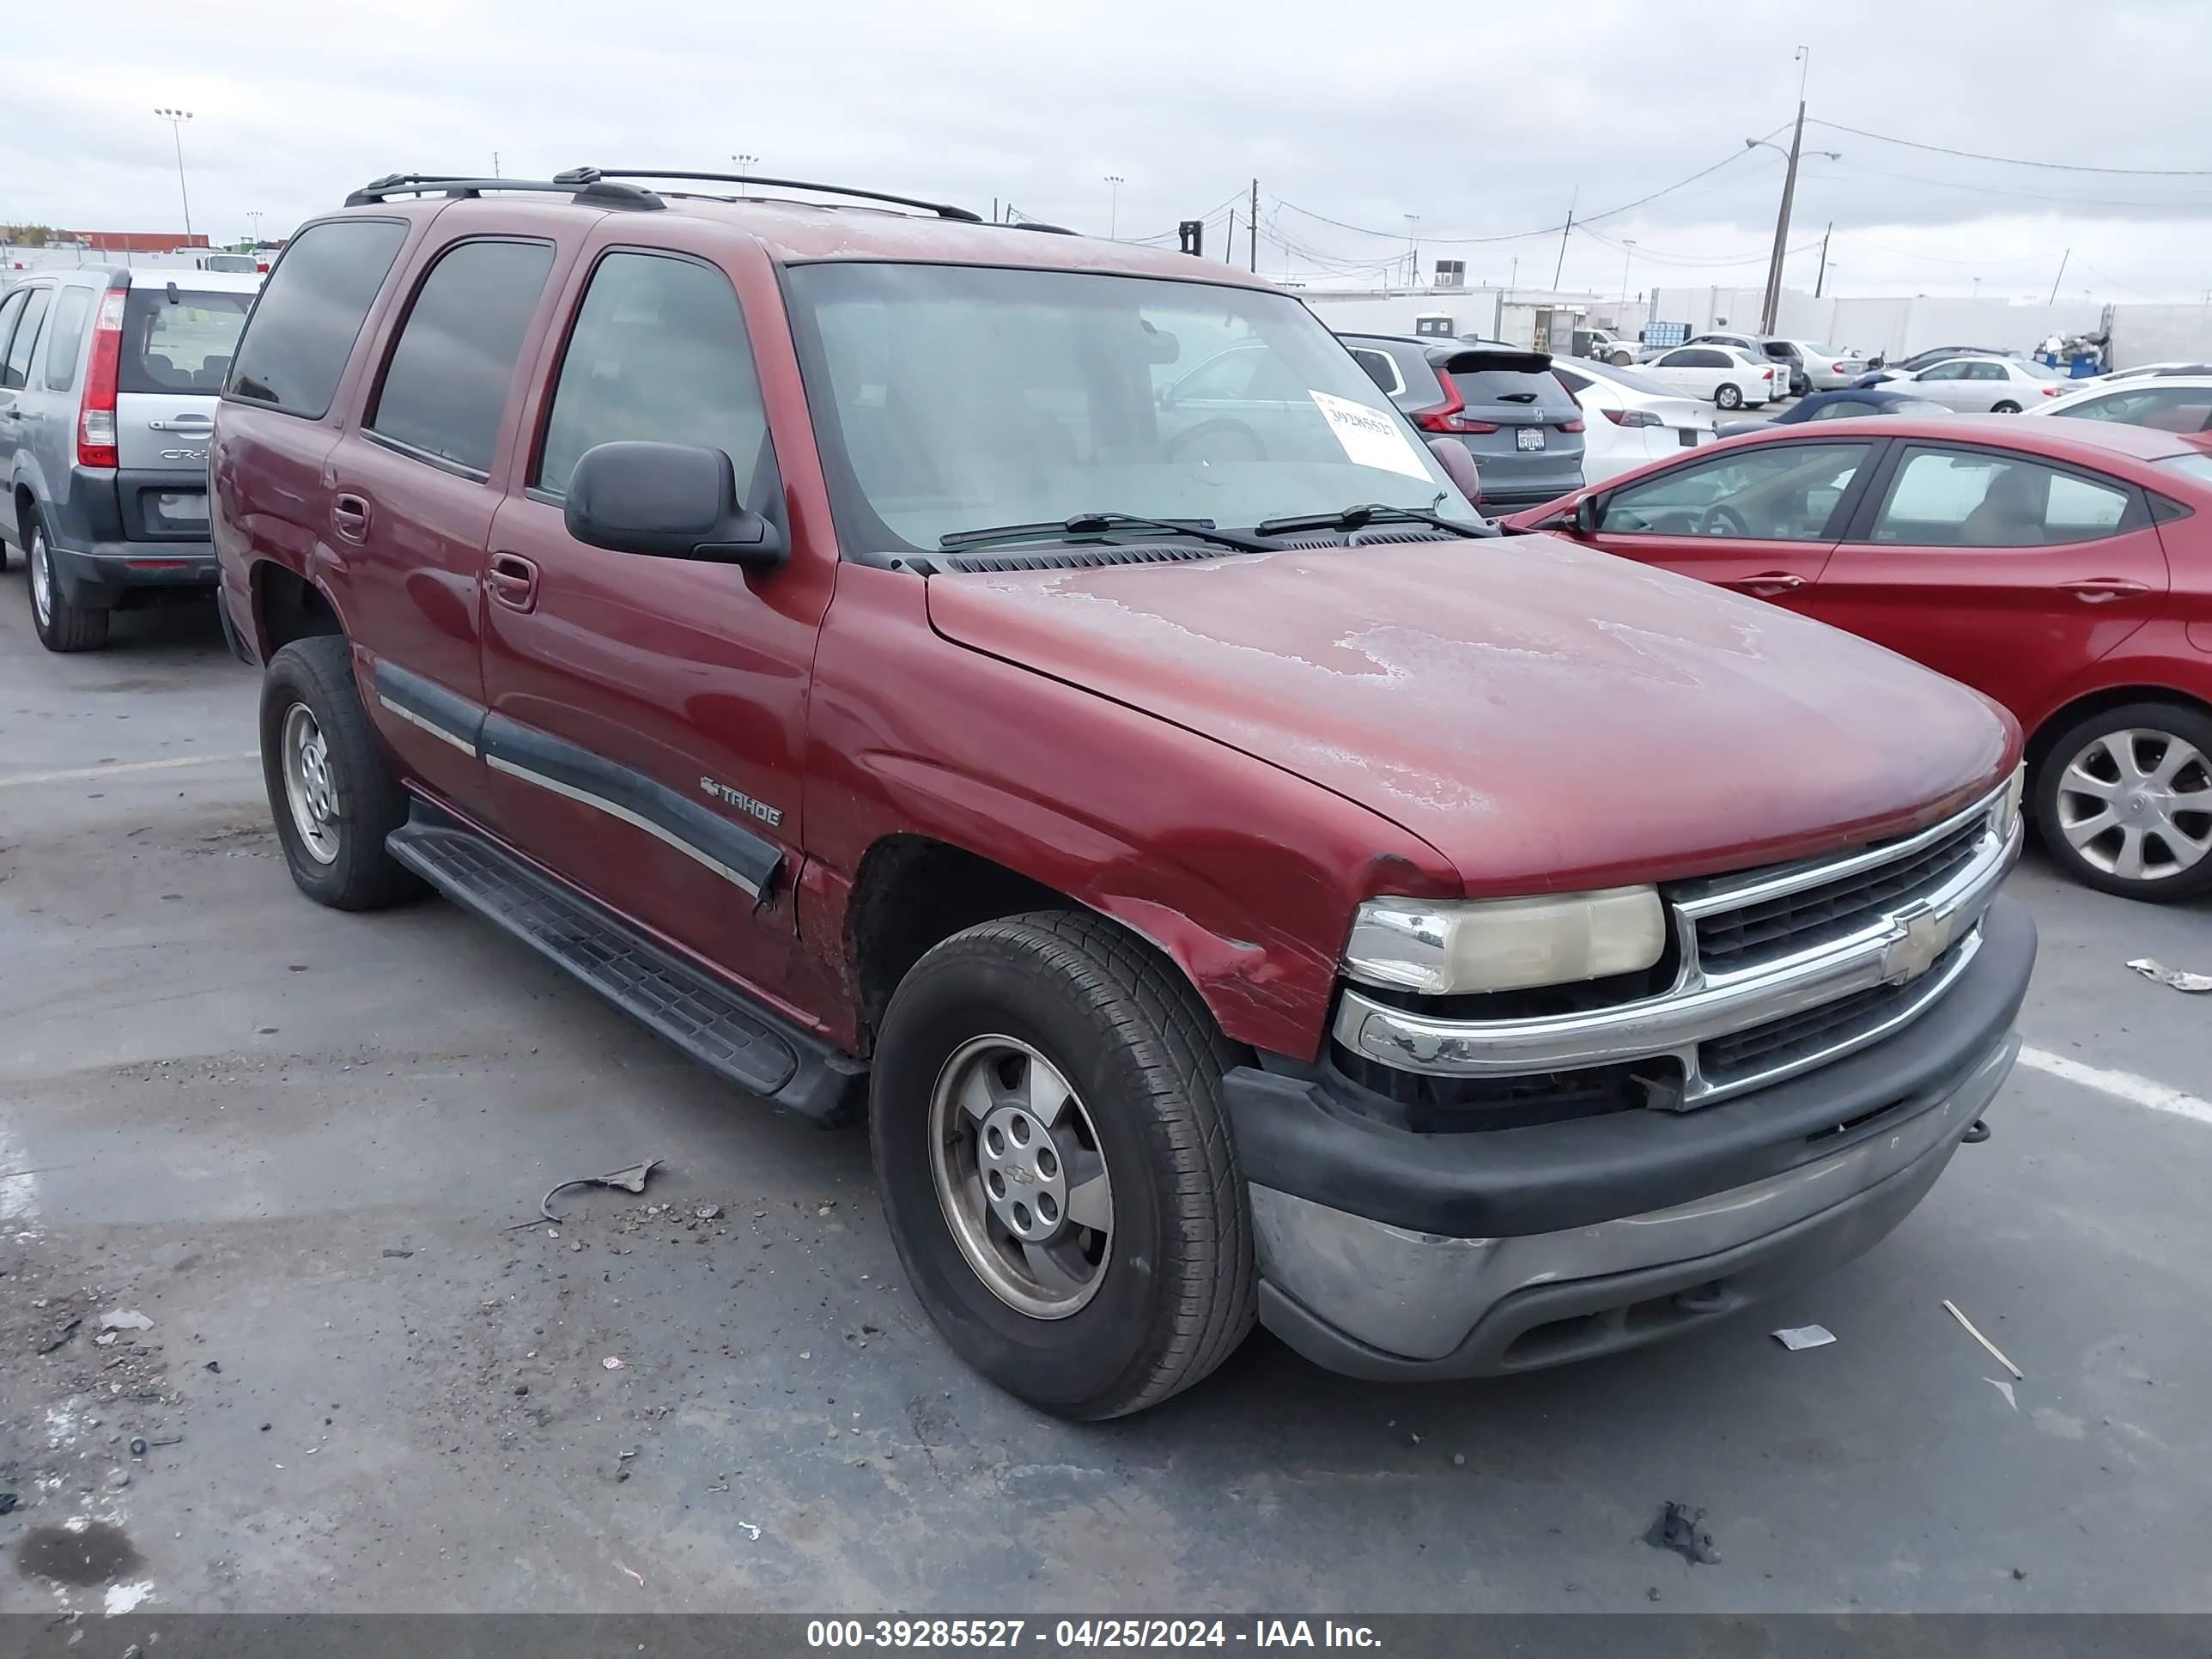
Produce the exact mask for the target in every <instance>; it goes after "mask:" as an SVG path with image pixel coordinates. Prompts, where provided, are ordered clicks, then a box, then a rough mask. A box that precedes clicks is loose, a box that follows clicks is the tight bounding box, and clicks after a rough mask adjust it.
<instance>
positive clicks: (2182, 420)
mask: <svg viewBox="0 0 2212 1659" xmlns="http://www.w3.org/2000/svg"><path fill="white" fill-rule="evenodd" d="M2072 384H2073V385H2074V386H2076V387H2078V388H2080V389H2079V390H2075V391H2070V392H2067V394H2066V395H2065V396H2064V397H2063V398H2051V400H2049V401H2048V402H2046V403H2039V404H2036V405H2034V407H2033V408H2032V409H2030V410H2028V411H2027V412H2028V413H2029V414H2031V415H2058V416H2071V417H2073V418H2075V419H2076V420H2084V421H2119V422H2124V423H2125V424H2126V425H2129V426H2147V427H2151V428H2155V429H2156V430H2158V431H2160V432H2179V433H2186V434H2192V435H2193V434H2196V433H2200V432H2206V431H2212V374H2158V375H2146V376H2142V377H2140V378H2138V379H2135V380H2122V381H2120V382H2119V383H2118V384H2117V385H2114V384H2112V382H2110V381H2090V382H2087V383H2086V384H2085V383H2084V382H2081V381H2075V382H2073V383H2072ZM1583 468H1584V471H1588V469H1589V463H1588V462H1587V460H1586V461H1585V462H1584V463H1583Z"/></svg>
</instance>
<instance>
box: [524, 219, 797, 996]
mask: <svg viewBox="0 0 2212 1659" xmlns="http://www.w3.org/2000/svg"><path fill="white" fill-rule="evenodd" d="M618 234H620V228H619V227H616V228H612V229H609V230H605V231H603V233H602V234H600V236H599V237H598V238H595V239H594V240H593V242H592V244H591V245H590V246H588V247H587V250H586V255H585V257H584V258H583V259H581V260H580V262H579V265H578V269H577V270H576V271H575V273H574V275H573V276H572V277H571V279H570V281H569V282H568V285H567V289H568V291H567V292H566V293H564V295H562V315H563V317H569V316H573V318H574V325H573V327H572V328H569V329H562V328H560V327H555V328H553V329H550V330H549V331H547V338H548V340H549V342H550V343H549V345H548V346H547V348H546V349H545V351H544V355H543V359H542V361H541V362H540V364H539V366H538V370H537V374H536V376H535V380H536V381H537V382H538V384H539V385H540V386H541V387H542V390H541V391H540V392H538V396H537V398H536V400H535V401H534V402H533V404H532V416H531V417H530V426H531V428H532V429H533V430H539V431H542V437H541V439H540V441H539V442H538V447H537V450H536V453H534V454H532V453H523V454H521V455H520V456H519V457H518V458H517V462H516V465H515V467H514V471H513V488H512V489H510V490H509V491H508V493H507V498H506V500H505V501H504V502H503V503H502V504H501V507H500V509H499V514H498V517H497V519H496V520H495V522H494V524H493V526H492V532H491V540H490V544H489V545H490V558H489V564H488V565H487V567H486V580H487V599H488V604H487V606H486V611H485V629H484V650H483V678H484V695H485V700H486V702H488V703H489V705H490V709H491V713H490V715H489V718H488V720H486V722H485V730H484V750H485V754H486V757H487V758H488V759H489V762H490V763H491V766H492V769H493V788H494V789H495V792H496V793H497V795H498V797H499V802H500V817H501V821H502V823H505V824H507V825H508V826H510V828H509V834H510V836H511V837H512V839H513V840H514V841H515V842H516V843H517V844H518V845H519V846H520V847H521V848H523V850H524V851H526V852H527V853H529V854H531V855H532V857H534V858H537V859H538V860H540V861H542V862H543V863H544V864H546V865H548V866H550V867H552V868H553V869H555V870H556V871H559V872H562V873H563V874H565V875H567V876H568V877H569V878H572V879H574V880H575V881H577V882H578V883H579V884H580V885H582V886H584V887H585V888H586V889H587V890H590V891H592V893H593V894H594V895H595V896H598V897H599V898H600V899H602V900H603V901H605V902H606V903H608V904H609V905H611V906H612V907H613V908H616V909H617V910H618V911H620V912H622V913H623V914H624V915H627V916H629V917H630V918H631V919H633V920H635V921H639V922H641V923H643V924H644V925H645V926H647V927H649V928H651V929H652V930H653V931H654V932H656V933H659V934H661V935H662V936H663V937H665V938H666V939H671V940H673V941H674V942H675V943H677V944H678V945H682V946H684V947H686V948H687V949H689V950H690V951H694V952H696V953H697V954H698V955H700V956H702V957H705V958H707V959H708V961H709V962H711V963H714V964H715V965H716V966H718V967H720V968H722V969H726V970H728V971H732V972H734V973H735V974H737V975H738V976H739V977H741V978H743V979H745V980H747V981H750V982H751V983H752V984H753V985H754V987H756V988H763V989H765V988H766V987H772V986H774V985H775V984H776V983H777V982H778V981H781V980H782V979H783V978H784V977H785V974H786V972H787V968H788V956H789V952H790V951H791V949H792V947H793V945H794V944H795V942H796V933H795V928H794V925H793V915H794V912H793V899H792V894H793V881H794V879H795V878H796V876H797V873H798V862H799V847H800V840H799V781H800V777H801V774H802V770H803V764H804V745H805V708H806V688H807V684H808V675H809V671H810V669H811V664H812V661H813V654H814V643H815V639H816V637H817V632H818V629H819V625H820V622H821V617H822V613H823V610H824V609H825V608H826V606H827V604H828V596H829V582H828V580H826V579H825V577H824V574H823V571H822V570H821V569H819V568H815V567H813V566H811V565H809V564H807V563H806V562H804V561H801V560H799V559H797V558H794V560H793V562H791V563H788V564H787V565H785V566H783V567H782V568H778V569H775V570H770V571H764V572H747V571H745V570H743V569H741V568H738V567H737V566H735V565H730V564H720V563H713V562H703V561H699V562H695V561H692V560H690V559H681V558H651V557H645V556H640V555H636V554H630V553H616V552H611V551H609V550H605V549H603V548H597V547H590V546H586V545H585V544H582V543H580V542H578V541H576V540H574V538H571V537H570V536H569V534H568V530H567V527H566V525H565V522H564V519H563V512H562V507H563V495H564V491H565V490H566V489H567V487H568V478H569V475H570V473H571V472H572V471H574V467H575V465H576V461H577V459H578V458H579V457H580V456H581V455H582V454H583V453H584V452H585V451H586V450H587V449H590V448H592V447H594V446H596V445H599V444H602V443H609V442H615V441H639V440H643V441H659V442H665V443H680V444H691V445H701V446H707V447H714V448H719V449H720V450H722V451H723V452H724V453H726V454H727V455H728V456H729V457H730V459H731V461H732V465H733V466H734V467H735V469H736V474H737V481H738V499H739V500H740V501H742V502H743V503H744V505H746V506H747V507H753V508H754V509H755V510H757V511H758V512H760V513H763V515H764V516H766V517H767V518H769V520H771V521H772V522H774V523H775V525H776V526H778V527H779V528H780V529H781V530H783V531H784V532H786V534H787V535H788V532H789V525H788V521H787V514H786V512H785V509H784V507H783V504H782V501H781V486H780V483H779V482H778V474H777V471H776V466H775V452H774V446H773V445H772V444H771V443H770V442H769V441H768V424H767V419H766V415H765V411H764V408H763V398H762V394H761V388H760V381H759V378H758V376H757V374H756V372H755V368H754V357H753V353H752V349H751V346H750V342H749V339H748V331H747V328H746V318H745V314H744V307H741V306H740V304H739V301H738V295H737V292H736V289H734V287H733V286H732V281H731V278H730V276H729V275H728V274H727V273H726V271H725V270H723V269H722V268H721V267H720V265H718V264H715V263H714V262H713V261H711V260H710V259H708V258H704V257H691V256H687V255H684V254H682V253H678V252H667V251H647V250H644V249H639V248H628V247H623V246H618V245H611V244H612V243H613V240H614V238H615V237H617V235H618ZM765 280H766V278H765V276H763V281H765ZM766 293H767V295H769V300H768V301H766V302H764V303H763V306H762V307H760V308H763V309H765V308H767V307H768V306H769V305H772V296H773V293H774V290H773V289H772V288H769V289H766ZM564 338H565V340H566V347H565V349H562V344H561V343H562V340H563V339H564Z"/></svg>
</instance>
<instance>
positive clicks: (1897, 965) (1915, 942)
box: [1881, 911, 1955, 985]
mask: <svg viewBox="0 0 2212 1659" xmlns="http://www.w3.org/2000/svg"><path fill="white" fill-rule="evenodd" d="M1954 921H1955V918H1954V917H1953V916H1950V915H1937V914H1936V913H1935V912H1933V911H1929V912H1924V913H1923V914H1922V915H1917V916H1914V917H1912V918H1911V920H1910V921H1906V922H1905V931H1904V932H1903V933H1901V934H1899V936H1898V937H1897V938H1896V939H1893V941H1891V943H1890V946H1889V948H1888V949H1887V951H1883V952H1882V957H1881V975H1882V977H1883V978H1884V979H1885V980H1887V981H1889V982H1890V983H1891V984H1893V985H1900V984H1902V983H1904V982H1905V981H1906V980H1909V979H1917V978H1919V977H1920V975H1923V974H1924V973H1926V972H1927V971H1928V970H1929V969H1930V968H1933V967H1934V966H1935V965H1936V958H1937V957H1940V956H1942V954H1943V952H1944V951H1948V950H1949V949H1950V948H1951V929H1952V927H1953V924H1954Z"/></svg>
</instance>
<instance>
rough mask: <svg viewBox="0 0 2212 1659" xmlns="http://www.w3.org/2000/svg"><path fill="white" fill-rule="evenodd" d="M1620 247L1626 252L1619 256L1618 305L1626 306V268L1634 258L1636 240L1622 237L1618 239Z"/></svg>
mask: <svg viewBox="0 0 2212 1659" xmlns="http://www.w3.org/2000/svg"><path fill="white" fill-rule="evenodd" d="M1620 245H1621V246H1622V247H1624V248H1626V250H1627V252H1625V253H1623V254H1622V255H1621V256H1620V303H1621V304H1623V305H1626V304H1627V303H1628V267H1629V265H1630V264H1632V263H1633V262H1634V260H1635V258H1636V239H1635V238H1634V237H1632V236H1624V237H1622V238H1621V239H1620Z"/></svg>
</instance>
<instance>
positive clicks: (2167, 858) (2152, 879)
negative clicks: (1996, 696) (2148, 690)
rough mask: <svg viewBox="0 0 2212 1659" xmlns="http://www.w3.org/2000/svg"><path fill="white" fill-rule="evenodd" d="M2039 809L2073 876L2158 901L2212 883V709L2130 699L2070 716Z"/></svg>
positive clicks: (2052, 753) (2044, 778)
mask: <svg viewBox="0 0 2212 1659" xmlns="http://www.w3.org/2000/svg"><path fill="white" fill-rule="evenodd" d="M2035 808H2036V822H2037V826H2038V828H2039V831H2040V833H2041V835H2042V837H2043V843H2044V845H2045V847H2046V848H2049V849H2050V851H2051V857H2052V858H2053V859H2055V860H2057V862H2058V863H2059V865H2060V866H2063V868H2064V869H2065V870H2066V872H2067V873H2068V874H2069V875H2071V876H2073V877H2074V878H2075V880H2077V881H2081V882H2083V883H2086V884H2087V885H2089V886H2091V887H2094V888H2097V889H2099V890H2101V891H2104V892H2107V893H2118V894H2119V895H2121V896H2123V897H2126V898H2134V899H2147V900H2149V901H2151V902H2160V903H2163V902H2172V901H2174V900H2177V899H2186V898H2193V897H2195V896H2197V894H2200V893H2203V892H2206V891H2208V890H2212V715H2208V714H2205V713H2203V711H2202V710H2201V709H2196V708H2186V707H2184V706H2182V705H2180V704H2178V703H2162V702H2136V703H2128V704H2126V705H2124V706H2123V707H2121V708H2110V709H2106V711H2104V712H2103V713H2102V714H2092V715H2089V716H2088V717H2087V718H2086V719H2084V720H2077V721H2075V723H2074V724H2073V725H2072V726H2069V727H2067V728H2066V730H2065V731H2063V732H2060V733H2059V734H2058V736H2057V738H2056V739H2054V740H2053V742H2052V743H2051V746H2050V749H2049V750H2048V752H2047V753H2046V754H2045V757H2044V759H2043V762H2042V765H2041V768H2040V770H2039V772H2038V774H2037V777H2036V781H2035Z"/></svg>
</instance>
